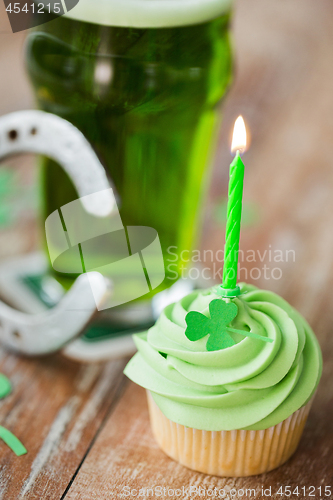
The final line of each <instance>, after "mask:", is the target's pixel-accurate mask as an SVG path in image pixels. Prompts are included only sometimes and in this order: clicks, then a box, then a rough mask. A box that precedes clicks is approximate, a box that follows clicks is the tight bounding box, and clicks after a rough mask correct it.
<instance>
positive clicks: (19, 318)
mask: <svg viewBox="0 0 333 500" xmlns="http://www.w3.org/2000/svg"><path fill="white" fill-rule="evenodd" d="M23 152H24V153H28V152H32V153H38V154H43V155H45V156H48V157H49V158H51V159H53V160H55V161H56V162H57V163H59V165H61V166H62V167H63V169H64V170H65V172H66V173H67V174H68V176H69V177H70V179H71V181H72V182H73V184H74V186H75V188H76V190H77V192H78V194H79V197H80V199H81V198H82V200H81V203H82V205H83V207H84V209H85V211H87V212H88V213H90V214H91V215H93V216H95V217H104V216H107V215H109V214H111V212H112V211H113V209H114V208H116V207H115V205H116V203H115V198H114V196H113V194H112V193H113V192H112V189H110V182H109V180H108V178H107V176H106V174H105V170H104V168H103V166H102V165H101V163H100V161H99V159H98V158H97V156H96V154H95V152H94V151H93V149H92V147H91V146H90V144H89V142H88V141H87V140H86V139H85V137H84V136H83V134H82V133H81V132H80V131H79V130H78V129H77V128H76V127H74V126H73V125H72V124H70V123H69V122H67V121H66V120H64V119H62V118H59V117H58V116H55V115H52V114H50V113H45V112H43V111H19V112H15V113H11V114H9V115H5V116H2V117H0V159H2V158H4V157H6V156H10V155H12V154H16V153H23ZM97 192H98V193H99V196H88V195H91V194H94V193H97ZM92 287H93V290H94V293H92ZM110 293H111V282H110V281H109V280H107V279H106V278H105V277H103V276H102V274H100V273H98V272H89V273H86V274H82V275H80V276H79V277H78V278H77V279H76V281H75V283H74V284H73V286H72V287H71V289H70V290H69V292H67V294H66V295H65V296H64V297H63V298H62V300H61V301H60V302H59V303H58V305H57V306H55V307H54V308H53V309H51V310H50V311H47V312H45V313H41V314H37V315H30V314H26V313H22V312H20V311H17V310H15V309H13V308H11V307H9V306H8V305H6V304H5V303H3V302H1V301H0V342H2V343H3V344H4V345H5V346H6V347H8V348H10V349H12V350H14V351H17V352H19V353H22V354H27V355H42V354H48V353H51V352H55V351H57V350H58V349H60V348H61V347H63V346H65V345H67V344H68V343H69V342H70V341H71V340H72V339H74V338H75V337H77V336H78V335H79V334H80V333H81V332H82V330H83V329H84V327H85V326H86V325H87V324H88V323H89V321H90V320H91V318H92V317H93V315H94V314H95V312H96V310H97V309H98V308H99V307H100V306H101V304H103V302H104V301H105V300H107V299H108V297H109V296H110Z"/></svg>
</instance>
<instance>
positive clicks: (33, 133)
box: [30, 127, 37, 135]
mask: <svg viewBox="0 0 333 500" xmlns="http://www.w3.org/2000/svg"><path fill="white" fill-rule="evenodd" d="M30 134H31V135H36V134H37V129H36V127H33V128H32V129H31V130H30Z"/></svg>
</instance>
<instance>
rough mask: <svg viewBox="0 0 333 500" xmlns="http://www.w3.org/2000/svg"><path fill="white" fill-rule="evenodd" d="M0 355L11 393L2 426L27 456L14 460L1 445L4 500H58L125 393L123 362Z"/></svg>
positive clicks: (1, 413) (1, 412) (0, 494)
mask: <svg viewBox="0 0 333 500" xmlns="http://www.w3.org/2000/svg"><path fill="white" fill-rule="evenodd" d="M1 357H2V359H1V361H0V372H1V373H4V374H5V375H7V376H8V377H9V379H10V380H11V381H12V383H13V392H12V394H11V395H10V396H9V397H7V398H5V399H4V400H2V401H1V404H0V423H1V425H3V426H4V427H6V428H7V429H9V430H10V431H12V432H13V433H14V434H15V435H16V436H17V437H18V438H19V439H20V440H21V441H22V442H23V443H24V445H25V446H26V448H27V450H28V453H27V454H26V455H24V456H21V457H16V456H15V455H14V454H13V452H12V451H11V450H9V449H8V448H7V447H6V445H5V444H4V443H2V444H1V442H0V498H1V499H5V500H9V499H10V500H14V499H15V498H24V499H38V500H40V499H43V500H44V499H50V500H51V499H60V498H61V497H62V495H63V494H64V492H65V490H66V488H67V486H68V484H69V482H70V481H71V479H72V477H73V475H74V474H75V472H76V470H77V468H78V467H79V465H80V463H81V461H82V460H83V459H84V457H85V455H86V453H87V452H88V451H89V448H90V446H91V444H92V442H93V440H94V438H95V436H96V434H97V432H98V431H99V430H100V428H101V426H102V425H103V422H104V420H105V418H106V416H107V415H108V413H109V412H110V410H111V408H112V405H113V404H114V402H115V401H116V400H117V397H118V396H119V394H120V393H121V390H122V383H123V375H122V370H123V367H124V364H125V361H124V360H120V361H113V362H109V363H107V364H91V365H80V364H78V363H74V362H72V361H69V360H67V359H65V358H63V357H61V356H60V355H57V356H50V357H46V358H43V359H20V358H18V357H16V356H14V355H10V354H6V355H5V354H4V353H3V352H1Z"/></svg>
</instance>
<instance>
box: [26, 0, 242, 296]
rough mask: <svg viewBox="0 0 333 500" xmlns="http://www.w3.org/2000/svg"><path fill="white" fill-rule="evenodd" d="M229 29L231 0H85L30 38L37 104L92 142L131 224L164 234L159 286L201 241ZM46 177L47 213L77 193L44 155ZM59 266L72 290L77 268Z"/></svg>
mask: <svg viewBox="0 0 333 500" xmlns="http://www.w3.org/2000/svg"><path fill="white" fill-rule="evenodd" d="M192 4H193V5H192ZM69 15H70V17H69ZM229 28H230V2H229V1H225V0H201V2H200V1H199V2H198V1H196V2H194V1H191V0H190V1H186V2H185V1H184V0H179V1H174V0H166V1H164V2H160V1H157V0H155V1H154V2H148V1H146V0H136V1H128V0H122V1H119V0H118V1H117V2H116V1H115V0H109V1H108V2H101V3H100V4H99V3H96V2H95V3H94V2H93V0H80V2H79V4H78V5H77V6H76V7H75V8H73V9H72V11H71V12H70V14H68V15H67V16H62V17H59V18H58V19H56V20H54V21H52V22H49V23H47V24H45V25H42V26H38V27H37V28H35V29H34V30H31V31H30V32H29V34H28V37H27V43H26V61H27V69H28V73H29V76H30V79H31V82H32V84H33V87H34V91H35V95H36V99H37V103H38V106H39V108H41V109H42V110H44V111H48V112H51V113H55V114H57V115H59V116H61V117H63V118H65V119H67V120H69V121H70V122H72V123H73V124H74V125H75V126H76V127H78V128H79V129H80V130H81V132H83V134H84V135H85V136H86V138H87V139H88V140H89V141H90V143H91V145H92V146H93V148H94V149H95V151H96V153H97V155H98V156H99V158H100V160H101V162H102V164H103V165H104V167H105V169H106V171H107V173H108V175H109V176H110V179H112V181H113V184H114V186H115V188H116V193H117V196H118V202H119V209H120V215H121V217H122V221H123V223H124V225H125V226H149V227H152V228H154V229H155V230H156V231H157V233H158V235H159V238H160V241H161V246H162V250H163V254H164V257H165V260H166V278H165V280H164V282H163V284H162V285H161V286H160V287H159V288H158V289H157V290H155V291H154V292H153V293H156V292H158V291H161V290H163V289H165V288H167V287H169V286H170V285H171V284H172V283H173V282H174V281H175V280H176V279H177V278H178V275H179V272H180V270H181V269H182V267H184V264H185V262H184V259H183V257H184V256H186V257H188V253H186V252H184V250H186V251H191V249H193V245H194V244H195V242H196V238H197V235H198V223H199V221H200V212H201V210H200V209H201V205H202V200H203V195H204V193H205V190H206V187H207V183H208V175H207V172H208V171H209V168H208V167H209V162H210V159H211V153H212V150H213V149H212V147H213V145H214V140H215V138H216V130H217V125H218V122H219V118H220V111H219V104H220V103H221V101H222V99H223V97H224V96H225V94H226V91H227V89H228V86H229V84H230V82H231V77H232V52H231V44H230V32H229ZM42 183H43V199H44V214H43V217H44V220H45V219H46V217H47V216H48V215H49V214H51V213H52V212H53V211H55V210H57V209H59V208H60V207H61V206H63V205H65V204H67V203H69V202H70V201H72V200H74V199H76V198H77V197H78V195H77V193H76V192H75V189H74V187H73V185H72V184H71V182H70V181H69V179H68V178H67V177H66V174H65V173H64V171H63V170H62V169H61V168H60V167H59V166H58V165H57V164H56V163H55V162H54V161H52V160H50V159H47V158H45V159H43V160H42ZM170 249H172V255H173V257H172V259H173V261H175V264H174V265H173V266H168V255H170ZM174 255H176V256H177V257H176V259H175V257H174ZM53 272H54V275H55V276H56V277H57V279H58V280H59V281H60V282H61V283H62V285H64V286H65V287H66V288H68V287H69V286H70V284H71V283H72V280H73V278H74V277H75V276H74V275H70V274H61V273H56V272H55V271H53ZM148 298H149V297H148Z"/></svg>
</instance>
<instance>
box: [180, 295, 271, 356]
mask: <svg viewBox="0 0 333 500" xmlns="http://www.w3.org/2000/svg"><path fill="white" fill-rule="evenodd" d="M209 313H210V318H208V317H207V316H205V315H204V314H202V313H200V312H198V311H190V312H189V313H187V315H186V318H185V321H186V324H187V328H186V330H185V335H186V337H187V338H188V339H189V340H191V341H192V342H196V341H197V340H200V339H202V338H203V337H206V335H209V337H208V340H207V344H206V349H207V351H218V350H220V349H226V348H228V347H232V346H233V345H235V344H236V342H235V341H234V340H233V338H232V337H231V335H230V334H229V333H228V331H229V332H236V333H240V334H241V335H244V336H246V337H252V338H255V339H258V340H262V341H263V342H273V339H269V338H267V337H263V336H262V335H257V334H256V333H252V332H247V331H245V330H235V328H230V327H228V325H229V324H230V323H231V321H232V320H233V319H235V317H236V316H237V313H238V307H237V305H236V304H235V303H233V302H225V301H224V300H222V299H215V300H212V301H211V302H210V304H209Z"/></svg>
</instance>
